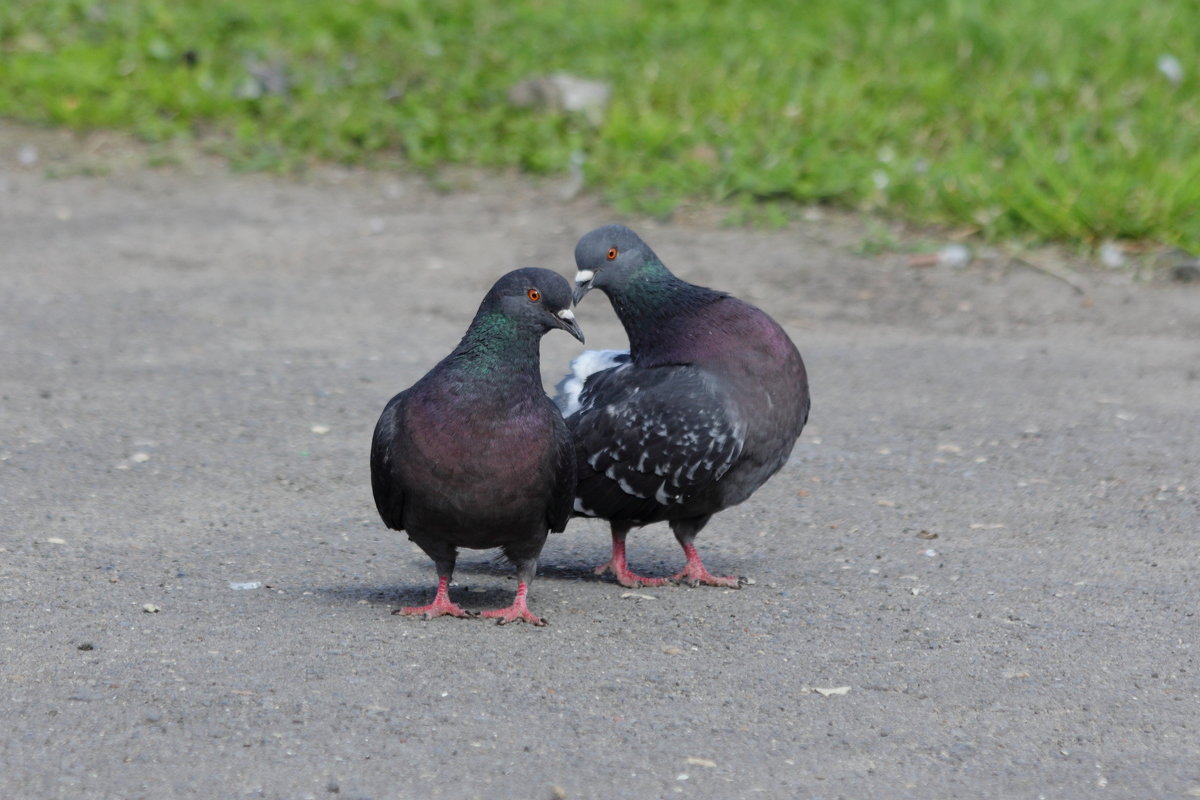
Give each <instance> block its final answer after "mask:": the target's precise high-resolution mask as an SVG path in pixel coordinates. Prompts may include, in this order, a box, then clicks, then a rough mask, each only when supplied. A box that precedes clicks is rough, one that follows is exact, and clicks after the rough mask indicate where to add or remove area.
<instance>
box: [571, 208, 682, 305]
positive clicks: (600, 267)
mask: <svg viewBox="0 0 1200 800" xmlns="http://www.w3.org/2000/svg"><path fill="white" fill-rule="evenodd" d="M575 266H576V267H577V268H578V269H579V272H578V273H577V274H576V275H575V293H574V299H575V302H576V303H578V302H579V301H580V300H582V299H583V296H584V295H585V294H587V293H588V291H589V290H591V289H599V290H600V291H602V292H604V293H605V294H607V295H608V296H609V297H610V298H611V297H612V296H613V293H614V292H616V293H621V292H622V291H624V290H625V289H626V288H627V287H629V286H630V285H632V284H636V283H639V282H642V281H647V280H652V279H653V278H655V277H661V276H665V275H669V274H670V273H669V272H667V268H666V267H664V266H663V263H662V262H661V261H659V259H658V256H657V255H655V254H654V251H653V250H651V249H650V246H649V245H647V244H646V243H645V242H643V241H642V240H641V239H640V238H638V235H637V234H636V233H634V232H633V231H631V230H629V228H626V227H625V226H624V225H605V226H604V227H603V228H597V229H596V230H594V231H592V232H591V233H588V234H585V235H584V237H583V238H582V239H580V240H579V244H577V245H575Z"/></svg>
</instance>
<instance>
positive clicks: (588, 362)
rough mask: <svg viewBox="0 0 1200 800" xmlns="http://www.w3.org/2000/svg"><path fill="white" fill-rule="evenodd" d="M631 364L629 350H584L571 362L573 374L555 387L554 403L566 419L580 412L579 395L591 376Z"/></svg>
mask: <svg viewBox="0 0 1200 800" xmlns="http://www.w3.org/2000/svg"><path fill="white" fill-rule="evenodd" d="M627 363H629V351H628V350H584V351H583V352H582V353H580V354H579V355H578V356H576V357H575V358H574V359H572V360H571V372H570V374H568V375H566V376H565V377H564V378H563V379H562V380H561V381H559V382H558V385H557V386H555V387H554V390H555V396H554V403H555V405H557V406H558V410H559V411H561V412H562V415H563V416H564V417H569V416H571V415H572V414H574V413H575V412H576V411H578V410H579V395H580V393H581V392H583V385H584V384H585V383H586V382H587V379H588V377H589V376H590V375H592V374H594V373H597V372H601V371H602V370H606V369H611V368H612V367H617V366H620V365H622V364H627Z"/></svg>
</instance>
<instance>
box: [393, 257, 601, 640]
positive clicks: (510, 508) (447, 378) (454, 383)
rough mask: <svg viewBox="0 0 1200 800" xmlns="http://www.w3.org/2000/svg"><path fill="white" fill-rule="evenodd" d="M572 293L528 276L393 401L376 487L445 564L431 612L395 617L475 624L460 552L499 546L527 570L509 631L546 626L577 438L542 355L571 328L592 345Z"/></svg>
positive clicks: (508, 611)
mask: <svg viewBox="0 0 1200 800" xmlns="http://www.w3.org/2000/svg"><path fill="white" fill-rule="evenodd" d="M570 306H571V287H570V285H569V284H568V283H567V281H566V280H565V279H564V278H563V277H562V276H560V275H558V274H556V273H554V272H550V271H549V270H544V269H532V268H531V269H520V270H516V271H514V272H510V273H508V274H507V275H505V276H504V277H502V278H500V280H498V281H497V282H496V284H495V286H493V287H492V289H491V291H489V292H488V293H487V296H486V297H484V298H483V302H482V303H481V304H480V306H479V311H478V312H477V313H476V315H475V318H474V320H472V322H471V325H470V327H469V328H468V329H467V332H466V334H465V335H464V336H463V338H462V341H461V342H459V344H458V347H456V348H455V349H454V352H452V353H451V354H450V355H448V356H446V357H445V358H444V359H442V360H441V361H440V362H439V363H438V364H437V365H436V366H434V367H433V369H431V370H430V371H429V372H428V373H427V374H426V375H425V377H423V378H421V379H420V380H419V381H417V382H416V383H415V384H414V385H413V386H412V387H410V388H409V389H406V390H405V391H403V392H401V393H400V394H398V395H396V396H395V397H393V398H392V399H391V401H390V402H389V403H388V404H387V406H386V407H385V408H384V410H383V414H382V415H381V416H380V418H379V423H378V424H377V425H376V426H375V436H374V439H373V440H372V443H371V488H372V490H373V492H374V495H375V506H376V508H377V509H378V510H379V515H380V516H381V517H382V518H383V521H384V523H386V524H387V526H388V527H389V528H393V529H395V530H403V531H407V532H408V537H409V538H410V539H412V540H413V541H414V542H416V543H417V545H419V546H420V548H421V549H422V550H424V551H425V552H426V553H427V554H428V555H429V557H430V558H431V559H433V562H434V565H435V566H436V567H437V573H438V590H437V596H436V597H435V598H434V601H433V602H432V603H430V604H429V605H427V606H417V607H409V608H403V609H400V610H399V611H397V612H395V613H403V614H423V615H425V616H427V617H434V616H440V615H443V614H449V615H453V616H459V617H463V616H469V614H468V612H466V611H464V610H463V609H462V608H461V607H459V606H458V605H456V604H455V603H453V602H451V600H450V596H449V590H448V585H449V581H450V577H451V575H452V574H453V572H454V562H455V559H456V557H457V555H458V548H460V547H468V548H473V549H483V548H490V547H499V548H501V549H502V550H503V551H504V555H505V556H506V557H507V558H508V559H509V560H510V561H512V562H513V563H514V564H515V565H516V568H517V580H518V583H517V595H516V598H515V599H514V601H513V604H512V606H510V607H509V608H505V609H499V610H497V611H488V612H485V613H484V614H483V616H485V617H495V618H497V619H498V620H499V622H501V623H505V622H512V621H516V620H524V621H526V622H531V623H533V624H534V625H544V624H545V621H544V620H542V619H541V618H540V617H538V616H536V615H534V614H533V613H532V612H530V611H529V609H528V608H527V606H526V602H525V595H526V591H527V588H528V585H529V583H530V581H532V580H533V575H534V573H535V572H536V570H537V558H538V555H539V554H540V553H541V550H542V546H543V545H544V544H545V542H546V535H547V531H555V532H558V531H561V530H563V528H564V527H566V524H567V520H568V518H569V517H570V514H571V502H572V497H573V493H574V488H575V476H576V470H575V461H574V451H573V446H572V441H571V436H570V434H569V433H568V431H567V428H566V425H565V424H564V423H563V419H562V416H561V415H560V414H559V412H558V409H557V408H555V406H554V404H553V403H552V402H551V401H550V399H549V398H548V397H547V396H546V393H545V392H544V391H543V389H542V379H541V372H540V370H539V360H538V347H539V342H540V340H541V338H542V335H543V334H545V333H546V332H547V331H548V330H550V329H551V328H562V329H563V330H565V331H567V332H568V333H570V334H571V335H572V336H574V337H575V338H577V339H579V340H580V341H581V342H582V341H583V333H582V332H581V331H580V329H579V326H578V325H577V324H576V323H575V318H574V314H573V313H572V311H571V309H570Z"/></svg>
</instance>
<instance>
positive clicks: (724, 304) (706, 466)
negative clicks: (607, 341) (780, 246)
mask: <svg viewBox="0 0 1200 800" xmlns="http://www.w3.org/2000/svg"><path fill="white" fill-rule="evenodd" d="M575 263H576V266H577V267H578V269H579V272H578V274H577V275H576V278H575V294H574V297H575V302H576V304H578V303H579V301H580V300H581V299H582V298H583V296H584V295H585V294H587V292H588V291H589V290H591V289H599V290H600V291H602V292H604V293H605V294H606V295H608V298H609V301H610V302H611V303H612V307H613V309H614V310H615V311H616V313H617V317H618V318H619V319H620V321H621V324H622V325H623V326H624V327H625V332H626V334H627V335H628V337H629V351H628V352H624V351H611V350H610V351H587V352H585V353H583V354H582V355H581V356H580V357H579V358H577V359H575V360H574V361H573V362H572V374H571V375H568V376H567V378H566V379H564V380H563V381H562V382H561V383H560V384H559V393H558V395H557V396H556V398H555V402H557V403H558V405H559V408H560V409H561V410H562V411H563V414H564V416H565V417H566V421H567V427H568V428H570V430H571V433H572V435H573V436H574V438H575V449H576V465H577V467H578V470H579V483H578V487H577V488H576V492H575V502H574V511H575V513H576V514H577V515H580V516H586V517H598V518H600V519H605V520H608V521H609V523H610V526H611V531H612V557H611V559H610V560H609V561H608V562H607V563H605V564H603V565H601V566H600V567H597V569H596V572H597V574H603V573H604V572H606V571H609V570H611V571H612V573H613V575H614V576H615V577H616V579H617V582H618V583H620V584H621V585H622V586H628V587H637V586H639V585H644V586H657V585H661V584H663V583H666V579H663V578H647V577H643V576H641V575H637V574H635V573H634V572H632V571H631V570H630V569H629V568H628V566H627V564H626V559H625V537H626V536H627V535H628V533H629V531H630V530H631V529H632V528H633V527H635V526H642V525H649V524H651V523H654V522H660V521H666V522H667V523H668V524H669V525H670V527H671V530H672V531H673V532H674V534H675V538H676V539H677V540H678V541H679V544H680V545H681V546H682V547H683V552H684V555H685V556H686V558H687V564H686V566H685V567H684V568H683V569H682V570H681V571H680V572H678V573H676V574H675V575H674V576H672V580H674V581H676V582H685V583H688V584H689V585H692V586H695V585H699V584H708V585H713V586H727V587H731V588H736V587H739V586H740V585H741V581H740V580H739V579H738V578H733V577H717V576H714V575H712V574H711V573H710V572H709V571H708V569H706V568H705V566H704V563H703V562H702V561H701V559H700V555H699V554H698V553H697V552H696V547H695V544H694V542H695V539H696V535H697V534H698V533H699V532H700V530H701V528H703V527H704V526H705V524H707V523H708V521H709V519H710V518H711V517H712V516H713V514H715V513H717V512H718V511H721V510H722V509H725V508H728V507H729V506H732V505H735V504H737V503H741V502H742V501H744V500H745V499H746V498H748V497H750V495H751V494H753V493H754V491H755V490H757V489H758V488H759V487H760V486H762V484H763V483H764V482H766V480H767V479H768V478H770V477H771V476H772V475H773V474H775V472H777V471H778V470H779V469H780V467H782V466H783V465H784V463H785V462H786V461H787V459H788V457H789V455H790V454H791V451H792V447H793V445H795V443H796V440H797V439H798V438H799V436H800V432H801V430H803V428H804V424H805V422H806V421H807V420H808V411H809V394H808V375H807V373H806V371H805V368H804V362H803V360H802V359H801V358H800V353H799V352H798V351H797V349H796V346H795V345H794V344H793V343H792V340H791V339H790V338H789V337H788V335H787V333H785V332H784V330H783V328H781V327H780V326H779V324H778V323H776V322H775V321H774V320H773V319H771V317H769V316H768V315H767V314H766V313H764V312H763V311H761V310H759V309H758V308H755V307H754V306H752V305H750V304H749V303H745V302H742V301H741V300H738V299H737V298H735V297H733V296H731V295H729V294H726V293H725V292H719V291H714V290H712V289H706V288H704V287H701V286H696V285H693V284H691V283H688V282H686V281H684V280H681V279H680V278H678V277H676V276H675V275H674V274H672V273H671V272H670V270H668V269H667V268H666V266H664V265H663V263H662V261H661V260H660V259H659V257H658V256H657V255H655V253H654V251H653V250H651V249H650V247H649V246H648V245H647V244H646V243H645V242H643V241H642V240H641V239H640V238H639V237H638V236H637V234H635V233H634V232H633V231H631V230H630V229H629V228H626V227H624V226H622V225H608V226H605V227H603V228H598V229H596V230H594V231H592V232H590V233H588V234H587V235H585V236H584V237H583V238H582V239H580V240H579V244H578V245H577V246H576V248H575Z"/></svg>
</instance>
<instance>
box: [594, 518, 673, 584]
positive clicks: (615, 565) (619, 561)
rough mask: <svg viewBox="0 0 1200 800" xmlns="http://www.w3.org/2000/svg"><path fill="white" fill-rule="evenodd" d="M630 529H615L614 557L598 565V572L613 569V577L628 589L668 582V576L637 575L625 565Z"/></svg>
mask: <svg viewBox="0 0 1200 800" xmlns="http://www.w3.org/2000/svg"><path fill="white" fill-rule="evenodd" d="M626 533H628V530H626V531H622V532H618V531H616V530H613V535H612V558H611V559H610V560H608V561H606V562H605V563H603V564H601V565H600V566H598V567H596V574H597V575H603V574H604V573H606V572H609V571H611V572H612V574H613V577H615V578H616V579H617V583H619V584H621V585H622V586H624V587H626V588H627V589H637V588H639V587H642V586H662V585H663V584H665V583H666V582H667V579H666V578H646V577H643V576H642V575H635V574H634V573H632V572H630V571H629V567H627V566H626V565H625V534H626Z"/></svg>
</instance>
